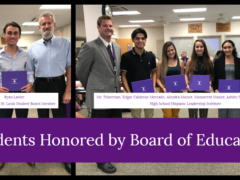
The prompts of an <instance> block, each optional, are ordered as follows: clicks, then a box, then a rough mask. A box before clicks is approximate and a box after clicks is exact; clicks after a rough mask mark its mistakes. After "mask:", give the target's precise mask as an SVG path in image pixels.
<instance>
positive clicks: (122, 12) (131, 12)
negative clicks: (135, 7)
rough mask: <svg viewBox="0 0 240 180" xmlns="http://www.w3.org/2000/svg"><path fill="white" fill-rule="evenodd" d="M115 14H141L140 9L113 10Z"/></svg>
mask: <svg viewBox="0 0 240 180" xmlns="http://www.w3.org/2000/svg"><path fill="white" fill-rule="evenodd" d="M112 14H113V15H132V14H141V13H140V12H138V11H113V13H112Z"/></svg>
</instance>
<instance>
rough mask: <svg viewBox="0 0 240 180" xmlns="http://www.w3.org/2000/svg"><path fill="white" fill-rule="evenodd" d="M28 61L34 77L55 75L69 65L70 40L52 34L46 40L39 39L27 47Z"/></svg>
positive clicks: (59, 74) (59, 73) (62, 72)
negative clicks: (33, 71)
mask: <svg viewBox="0 0 240 180" xmlns="http://www.w3.org/2000/svg"><path fill="white" fill-rule="evenodd" d="M29 55H30V63H31V65H32V68H33V70H35V76H36V77H57V76H61V75H63V74H64V70H65V69H66V67H69V66H71V42H70V41H69V40H68V39H67V38H64V37H58V36H53V37H52V38H51V39H50V40H49V41H48V42H46V41H45V40H44V39H40V40H38V41H36V42H34V43H33V44H32V45H31V46H30V48H29Z"/></svg>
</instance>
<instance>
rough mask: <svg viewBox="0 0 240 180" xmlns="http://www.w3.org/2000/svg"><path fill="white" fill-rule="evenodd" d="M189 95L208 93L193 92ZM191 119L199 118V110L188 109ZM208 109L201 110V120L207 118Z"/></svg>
mask: <svg viewBox="0 0 240 180" xmlns="http://www.w3.org/2000/svg"><path fill="white" fill-rule="evenodd" d="M188 93H208V92H205V91H192V92H188ZM188 113H189V118H197V117H198V109H188ZM207 115H208V109H199V117H200V118H207Z"/></svg>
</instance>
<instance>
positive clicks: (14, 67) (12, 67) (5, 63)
mask: <svg viewBox="0 0 240 180" xmlns="http://www.w3.org/2000/svg"><path fill="white" fill-rule="evenodd" d="M3 37H4V38H5V40H6V43H7V45H6V46H4V47H3V49H2V50H1V51H0V74H1V76H0V92H1V93H9V92H14V93H21V92H26V93H28V92H30V91H34V90H33V87H32V84H33V81H34V79H33V70H32V67H31V64H30V57H29V54H28V52H27V51H26V50H24V49H22V48H20V47H18V46H17V43H18V40H19V39H20V38H21V27H20V26H19V24H17V23H16V22H10V23H7V24H6V25H5V27H4V29H3ZM2 71H27V84H26V86H24V87H22V88H21V91H11V90H10V89H8V88H7V87H2V80H3V79H2ZM22 80H23V79H21V78H18V82H19V81H22ZM15 111H16V116H17V118H27V116H28V109H24V108H23V109H15ZM12 113H13V109H0V118H11V117H12ZM27 164H28V165H29V166H31V167H35V163H34V162H31V163H27ZM4 165H5V163H3V162H1V163H0V170H1V169H2V168H3V167H4Z"/></svg>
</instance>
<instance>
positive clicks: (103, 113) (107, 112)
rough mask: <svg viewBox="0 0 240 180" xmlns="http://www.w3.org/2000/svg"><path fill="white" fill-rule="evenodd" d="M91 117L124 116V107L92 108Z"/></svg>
mask: <svg viewBox="0 0 240 180" xmlns="http://www.w3.org/2000/svg"><path fill="white" fill-rule="evenodd" d="M91 114H92V115H91V118H122V109H104V110H100V109H92V113H91Z"/></svg>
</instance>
